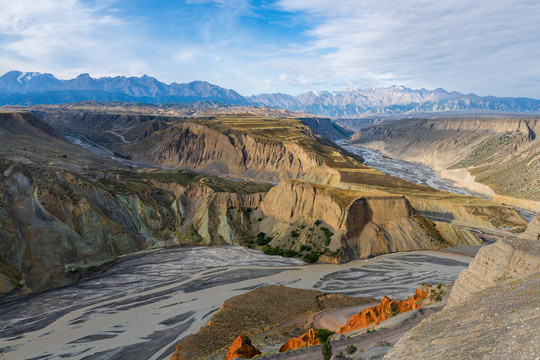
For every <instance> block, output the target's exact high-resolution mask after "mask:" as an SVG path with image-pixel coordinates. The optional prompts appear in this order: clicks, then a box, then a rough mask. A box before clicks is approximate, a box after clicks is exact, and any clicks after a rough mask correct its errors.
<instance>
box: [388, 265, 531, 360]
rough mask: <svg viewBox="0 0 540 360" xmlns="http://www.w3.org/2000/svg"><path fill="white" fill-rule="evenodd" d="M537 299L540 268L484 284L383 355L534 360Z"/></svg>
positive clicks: (412, 359)
mask: <svg viewBox="0 0 540 360" xmlns="http://www.w3.org/2000/svg"><path fill="white" fill-rule="evenodd" d="M475 261H476V260H475ZM539 302H540V272H537V273H536V274H533V275H531V276H527V277H522V278H518V279H515V280H512V281H507V282H506V283H504V284H500V283H497V284H495V285H493V286H490V287H486V288H484V289H481V290H479V291H477V292H474V293H471V294H470V295H469V296H468V297H466V298H463V299H461V300H460V301H459V302H456V303H454V304H453V305H452V306H446V307H445V308H444V310H443V311H441V312H439V313H436V314H434V315H432V316H431V317H429V318H428V319H426V320H424V321H422V322H421V323H420V324H419V325H417V326H416V327H414V328H413V329H412V330H411V331H410V332H409V333H407V334H406V335H405V336H404V337H402V338H401V339H400V340H399V341H398V342H397V343H396V345H395V346H394V348H393V350H391V351H390V352H389V353H388V355H387V356H386V357H385V359H388V360H416V359H418V354H422V358H424V359H434V360H439V359H440V360H443V359H456V360H465V359H508V360H524V359H525V360H536V359H538V354H540V334H539V332H538V329H540V303H539Z"/></svg>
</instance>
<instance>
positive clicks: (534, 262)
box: [448, 237, 540, 306]
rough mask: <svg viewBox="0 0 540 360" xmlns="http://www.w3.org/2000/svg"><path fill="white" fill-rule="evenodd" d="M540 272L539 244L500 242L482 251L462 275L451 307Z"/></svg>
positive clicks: (450, 304) (533, 242)
mask: <svg viewBox="0 0 540 360" xmlns="http://www.w3.org/2000/svg"><path fill="white" fill-rule="evenodd" d="M539 271H540V242H538V241H537V240H525V239H520V238H516V237H514V238H508V239H504V240H499V241H498V242H496V243H495V244H493V245H489V246H486V247H483V248H481V249H480V251H479V252H478V254H476V257H475V259H474V261H473V262H472V263H471V264H470V265H469V268H468V269H466V270H463V271H462V272H461V273H460V274H459V277H458V279H457V280H456V283H455V285H454V288H453V290H452V293H451V294H450V298H449V300H448V306H452V305H454V304H457V303H459V302H460V301H462V300H463V299H465V298H467V297H468V296H470V295H471V294H473V293H475V292H478V291H481V290H482V289H485V288H488V287H491V286H495V285H496V284H499V283H504V282H509V281H511V280H512V279H517V278H521V277H525V276H527V275H531V274H534V273H537V272H539Z"/></svg>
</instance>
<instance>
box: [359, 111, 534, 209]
mask: <svg viewBox="0 0 540 360" xmlns="http://www.w3.org/2000/svg"><path fill="white" fill-rule="evenodd" d="M539 124H540V123H539V122H538V120H537V119H535V118H496V117H495V118H449V119H445V118H435V119H405V120H399V121H393V122H391V123H386V124H383V125H375V126H370V127H367V128H364V129H361V130H359V131H358V132H357V133H356V134H355V135H354V136H353V138H352V139H353V140H352V142H351V143H352V144H358V145H361V146H364V147H368V148H372V149H376V150H379V151H381V152H383V153H385V154H388V155H389V156H392V157H396V158H400V159H405V160H408V161H415V162H420V163H423V164H426V165H428V166H430V167H432V168H434V169H435V170H437V171H438V172H439V173H440V174H441V176H443V177H445V178H448V179H451V180H453V181H455V182H457V183H458V184H459V185H461V186H462V187H466V188H469V189H470V190H472V191H475V192H478V193H482V194H485V195H486V196H489V197H490V198H493V199H494V200H496V201H498V202H500V203H507V204H512V205H514V206H517V207H522V208H526V209H530V210H533V211H535V212H537V211H538V210H539V209H540V205H539V204H540V192H539V191H540V186H539V184H538V178H539V171H540V170H539V169H540V166H539V164H540V163H539V161H540V148H539V140H538V138H537V134H538V132H539V131H540V127H539V126H540V125H539Z"/></svg>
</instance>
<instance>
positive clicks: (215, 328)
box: [171, 285, 374, 360]
mask: <svg viewBox="0 0 540 360" xmlns="http://www.w3.org/2000/svg"><path fill="white" fill-rule="evenodd" d="M373 301H374V299H371V298H351V297H348V296H346V295H338V296H336V295H327V294H324V293H322V292H320V291H314V290H304V289H294V288H289V287H283V286H276V285H272V286H266V287H262V288H259V289H256V290H252V291H249V292H247V293H245V294H242V295H238V296H234V297H232V298H230V299H227V300H226V301H225V302H224V304H223V306H222V307H221V308H220V309H219V310H218V311H217V312H216V313H215V314H214V315H213V316H212V319H211V320H210V321H209V323H208V324H207V325H205V326H203V327H202V328H201V329H200V330H199V332H197V333H196V334H192V335H189V336H188V337H186V338H185V339H183V340H182V341H181V342H180V343H179V344H178V346H177V347H176V351H175V353H174V355H173V357H172V358H171V359H190V360H191V359H206V358H208V357H209V356H210V355H212V356H213V358H220V356H221V358H223V357H224V355H225V352H224V349H226V348H227V347H228V346H229V345H230V344H231V343H232V342H233V341H234V340H235V338H236V334H251V335H250V336H251V339H252V340H253V344H254V346H257V347H259V348H261V346H259V343H258V342H259V341H260V342H262V344H263V346H264V344H265V340H264V339H261V338H266V337H268V338H272V339H274V340H277V341H276V343H277V344H282V343H284V342H285V341H286V340H288V339H289V338H290V337H291V335H284V334H281V332H282V330H281V331H280V326H281V325H282V324H291V323H292V324H294V326H293V327H292V328H290V330H289V331H292V332H288V334H292V335H293V336H300V335H302V334H303V332H305V330H302V329H305V328H308V326H309V325H308V324H309V323H311V322H312V320H311V321H310V320H309V319H308V316H307V315H311V314H315V313H317V312H319V311H321V310H324V309H327V308H344V307H351V306H358V305H361V304H366V303H371V302H373ZM299 317H301V319H303V320H298V322H295V321H297V319H298V318H299ZM273 329H276V331H275V332H274V333H272V330H273ZM300 331H301V332H300ZM276 332H277V334H276ZM261 333H263V335H262V336H260V337H259V336H258V335H259V334H261ZM311 334H312V335H311V338H313V339H314V337H313V332H311Z"/></svg>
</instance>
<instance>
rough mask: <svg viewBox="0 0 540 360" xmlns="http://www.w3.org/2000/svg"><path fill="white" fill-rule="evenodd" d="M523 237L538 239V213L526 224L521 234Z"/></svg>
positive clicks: (539, 215)
mask: <svg viewBox="0 0 540 360" xmlns="http://www.w3.org/2000/svg"><path fill="white" fill-rule="evenodd" d="M521 237H522V238H523V239H527V240H538V241H540V214H538V215H536V217H535V218H534V219H532V221H531V222H530V223H529V225H528V226H527V230H525V232H524V233H523V234H521Z"/></svg>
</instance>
